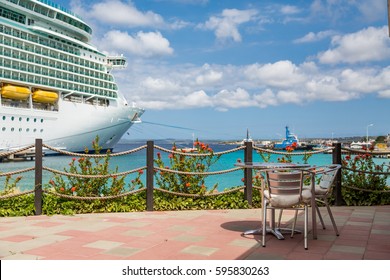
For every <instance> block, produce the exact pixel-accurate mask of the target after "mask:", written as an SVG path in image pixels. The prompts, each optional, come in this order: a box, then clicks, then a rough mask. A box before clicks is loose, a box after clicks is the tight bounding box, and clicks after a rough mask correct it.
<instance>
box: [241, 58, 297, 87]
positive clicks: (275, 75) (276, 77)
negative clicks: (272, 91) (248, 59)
mask: <svg viewBox="0 0 390 280" xmlns="http://www.w3.org/2000/svg"><path fill="white" fill-rule="evenodd" d="M244 73H245V75H246V76H247V78H248V79H250V80H252V81H253V82H255V83H257V84H259V85H263V86H271V87H279V88H289V87H291V86H294V85H297V84H300V83H302V82H303V81H304V80H305V76H304V75H302V73H301V71H300V69H299V67H297V66H296V65H294V64H293V63H292V62H291V61H288V60H283V61H278V62H275V63H272V64H271V63H268V64H264V65H260V64H252V65H249V66H248V67H246V69H245V71H244Z"/></svg>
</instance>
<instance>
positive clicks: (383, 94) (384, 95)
mask: <svg viewBox="0 0 390 280" xmlns="http://www.w3.org/2000/svg"><path fill="white" fill-rule="evenodd" d="M378 96H379V97H381V98H389V99H390V89H388V90H382V91H380V92H379V93H378Z"/></svg>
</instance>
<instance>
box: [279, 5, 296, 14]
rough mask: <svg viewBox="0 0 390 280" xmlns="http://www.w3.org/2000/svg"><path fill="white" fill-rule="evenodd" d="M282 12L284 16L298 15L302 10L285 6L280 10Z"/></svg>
mask: <svg viewBox="0 0 390 280" xmlns="http://www.w3.org/2000/svg"><path fill="white" fill-rule="evenodd" d="M280 12H281V13H282V14H284V15H293V14H298V13H299V12H300V9H299V8H298V7H297V6H291V5H284V6H282V7H281V8H280Z"/></svg>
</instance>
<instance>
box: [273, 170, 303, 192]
mask: <svg viewBox="0 0 390 280" xmlns="http://www.w3.org/2000/svg"><path fill="white" fill-rule="evenodd" d="M266 174H267V186H268V190H269V194H270V196H272V195H301V193H302V186H303V172H302V171H300V170H294V171H291V170H289V171H281V170H277V171H275V170H268V171H267V172H266Z"/></svg>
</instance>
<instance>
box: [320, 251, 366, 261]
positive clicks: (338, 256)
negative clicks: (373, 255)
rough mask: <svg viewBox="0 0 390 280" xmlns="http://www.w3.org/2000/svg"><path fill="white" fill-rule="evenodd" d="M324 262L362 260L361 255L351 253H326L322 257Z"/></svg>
mask: <svg viewBox="0 0 390 280" xmlns="http://www.w3.org/2000/svg"><path fill="white" fill-rule="evenodd" d="M324 259H325V260H362V259H363V255H361V254H351V253H340V252H328V253H327V254H326V255H325V256H324Z"/></svg>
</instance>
